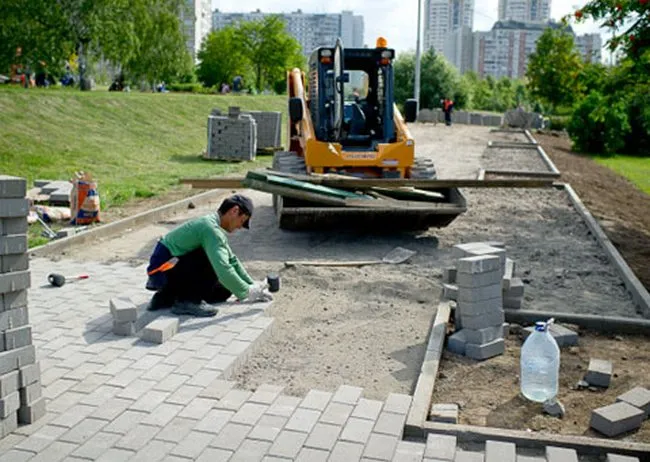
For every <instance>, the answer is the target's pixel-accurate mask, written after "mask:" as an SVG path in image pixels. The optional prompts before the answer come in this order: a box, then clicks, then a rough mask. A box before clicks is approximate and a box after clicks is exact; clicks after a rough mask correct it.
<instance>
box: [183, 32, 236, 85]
mask: <svg viewBox="0 0 650 462" xmlns="http://www.w3.org/2000/svg"><path fill="white" fill-rule="evenodd" d="M198 58H199V65H198V67H197V69H196V75H197V77H198V79H199V81H201V82H202V83H203V85H205V86H206V87H213V86H215V85H217V86H218V85H219V84H221V83H229V82H232V79H233V78H234V77H235V76H236V75H238V74H240V75H244V74H245V73H246V72H247V66H248V65H247V61H246V58H245V57H244V54H243V53H242V50H241V47H240V43H239V41H238V40H237V30H236V29H235V27H234V26H228V27H225V28H223V29H221V30H218V31H214V32H211V33H210V34H209V35H208V36H207V38H206V39H205V40H204V41H203V44H202V45H201V49H200V50H199V54H198Z"/></svg>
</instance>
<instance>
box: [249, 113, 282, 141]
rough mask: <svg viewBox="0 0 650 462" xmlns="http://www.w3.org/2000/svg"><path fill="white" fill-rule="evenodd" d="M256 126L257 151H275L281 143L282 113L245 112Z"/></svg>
mask: <svg viewBox="0 0 650 462" xmlns="http://www.w3.org/2000/svg"><path fill="white" fill-rule="evenodd" d="M244 114H250V116H251V117H252V118H253V119H254V120H255V124H256V125H257V149H260V150H261V149H267V148H268V149H275V148H279V147H280V145H281V143H282V141H281V140H282V138H281V134H282V113H281V112H272V111H246V112H245V113H244Z"/></svg>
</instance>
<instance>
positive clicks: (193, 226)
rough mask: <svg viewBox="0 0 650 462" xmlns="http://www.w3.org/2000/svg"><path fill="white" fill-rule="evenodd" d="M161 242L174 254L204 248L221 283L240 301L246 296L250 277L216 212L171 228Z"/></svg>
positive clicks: (179, 254)
mask: <svg viewBox="0 0 650 462" xmlns="http://www.w3.org/2000/svg"><path fill="white" fill-rule="evenodd" d="M162 243H163V244H164V245H165V247H167V248H168V249H169V251H170V252H171V254H172V255H173V256H174V257H179V256H181V255H185V254H186V253H188V252H191V251H192V250H196V249H198V248H199V247H203V250H204V251H205V253H206V255H207V256H208V259H209V260H210V263H211V264H212V268H213V269H214V272H215V274H216V275H217V278H218V279H219V282H220V283H221V285H222V286H224V287H225V288H226V289H228V290H229V291H230V292H232V293H233V294H234V295H235V297H237V298H238V299H240V300H241V299H244V298H246V297H247V296H248V290H249V287H250V285H251V284H253V279H251V277H250V275H249V274H248V273H247V272H246V270H245V269H244V267H243V266H242V265H241V263H240V262H239V259H238V258H237V257H236V256H235V254H234V253H233V252H232V250H231V249H230V245H229V244H228V238H227V236H226V232H225V231H224V230H223V228H221V226H220V225H219V215H218V214H216V213H215V214H211V215H207V216H204V217H201V218H196V219H194V220H191V221H188V222H186V223H184V224H183V225H181V226H179V227H178V228H176V229H174V230H172V231H170V232H169V233H168V234H167V235H166V236H165V237H164V238H163V239H162Z"/></svg>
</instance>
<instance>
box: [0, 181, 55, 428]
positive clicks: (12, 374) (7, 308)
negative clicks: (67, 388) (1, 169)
mask: <svg viewBox="0 0 650 462" xmlns="http://www.w3.org/2000/svg"><path fill="white" fill-rule="evenodd" d="M26 193H27V182H26V181H25V179H23V178H16V177H10V176H5V175H0V438H3V437H5V436H6V435H8V434H9V433H11V432H13V431H14V430H15V429H16V428H17V427H18V424H19V423H26V424H29V423H32V422H34V421H35V420H36V419H38V418H40V417H41V416H42V415H44V414H45V398H44V397H42V396H41V372H40V367H39V364H38V363H37V362H36V350H35V348H34V346H33V345H32V328H31V326H30V325H29V318H28V313H27V289H28V288H29V287H30V282H31V281H30V274H29V259H28V255H27V214H28V211H29V204H28V201H27V199H26V198H25V195H26Z"/></svg>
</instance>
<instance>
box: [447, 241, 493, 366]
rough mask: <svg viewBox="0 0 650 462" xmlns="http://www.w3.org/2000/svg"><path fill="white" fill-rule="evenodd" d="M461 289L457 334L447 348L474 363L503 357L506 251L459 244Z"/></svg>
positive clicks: (457, 310) (457, 252)
mask: <svg viewBox="0 0 650 462" xmlns="http://www.w3.org/2000/svg"><path fill="white" fill-rule="evenodd" d="M454 253H455V255H456V256H457V257H460V258H459V260H458V264H457V268H456V271H457V272H456V283H457V287H458V297H457V306H456V313H455V322H456V327H457V329H460V330H457V332H456V333H454V334H453V335H452V336H451V337H450V338H449V341H448V348H449V349H450V350H451V351H453V352H454V353H457V354H462V355H465V356H467V357H470V358H472V359H477V360H484V359H488V358H491V357H493V356H497V355H500V354H503V352H504V351H505V345H504V340H503V330H504V321H505V316H504V312H503V295H502V279H503V274H504V271H505V266H506V252H505V250H504V249H503V248H499V247H495V246H492V245H489V244H487V243H472V244H459V245H456V246H455V247H454Z"/></svg>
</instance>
